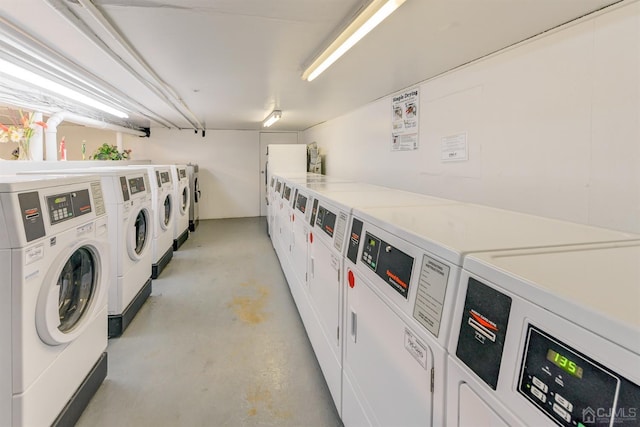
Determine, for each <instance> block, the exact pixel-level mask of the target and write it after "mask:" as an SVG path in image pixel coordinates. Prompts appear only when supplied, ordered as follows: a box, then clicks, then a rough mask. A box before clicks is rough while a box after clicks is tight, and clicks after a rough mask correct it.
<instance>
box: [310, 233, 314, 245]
mask: <svg viewBox="0 0 640 427" xmlns="http://www.w3.org/2000/svg"><path fill="white" fill-rule="evenodd" d="M309 243H313V233H309Z"/></svg>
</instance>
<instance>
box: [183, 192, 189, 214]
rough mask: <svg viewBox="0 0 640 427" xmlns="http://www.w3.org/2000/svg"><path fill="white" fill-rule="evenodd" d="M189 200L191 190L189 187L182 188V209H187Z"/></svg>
mask: <svg viewBox="0 0 640 427" xmlns="http://www.w3.org/2000/svg"><path fill="white" fill-rule="evenodd" d="M188 202H189V190H188V189H187V187H184V188H183V189H182V211H183V212H184V211H185V210H186V209H187V203H188Z"/></svg>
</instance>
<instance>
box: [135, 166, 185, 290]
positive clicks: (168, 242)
mask: <svg viewBox="0 0 640 427" xmlns="http://www.w3.org/2000/svg"><path fill="white" fill-rule="evenodd" d="M132 167H134V168H143V169H145V170H146V171H147V175H148V177H149V184H150V187H151V212H152V216H153V221H152V223H153V240H152V242H151V252H152V261H151V278H152V279H157V278H158V277H160V273H162V271H163V270H164V268H165V267H166V266H167V265H168V264H169V262H170V261H171V259H172V258H173V231H174V230H173V229H174V225H173V223H174V221H175V215H176V202H175V199H174V191H173V183H172V181H171V168H170V167H169V166H162V165H152V166H132Z"/></svg>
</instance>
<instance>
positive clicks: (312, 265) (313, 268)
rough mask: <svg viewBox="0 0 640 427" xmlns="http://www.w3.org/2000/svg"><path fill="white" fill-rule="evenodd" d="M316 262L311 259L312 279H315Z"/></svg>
mask: <svg viewBox="0 0 640 427" xmlns="http://www.w3.org/2000/svg"><path fill="white" fill-rule="evenodd" d="M314 261H315V260H314V259H313V257H311V271H310V273H311V277H314V275H315V262H314Z"/></svg>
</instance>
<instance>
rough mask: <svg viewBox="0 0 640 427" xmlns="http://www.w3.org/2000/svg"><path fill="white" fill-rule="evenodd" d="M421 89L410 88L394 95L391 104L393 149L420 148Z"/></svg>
mask: <svg viewBox="0 0 640 427" xmlns="http://www.w3.org/2000/svg"><path fill="white" fill-rule="evenodd" d="M419 103H420V91H419V89H418V88H415V89H410V90H408V91H406V92H404V93H402V94H399V95H396V96H394V97H393V101H392V104H391V117H392V119H391V123H392V130H391V151H405V150H417V149H418V127H419V126H418V124H419V123H420V120H419V115H418V104H419Z"/></svg>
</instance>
